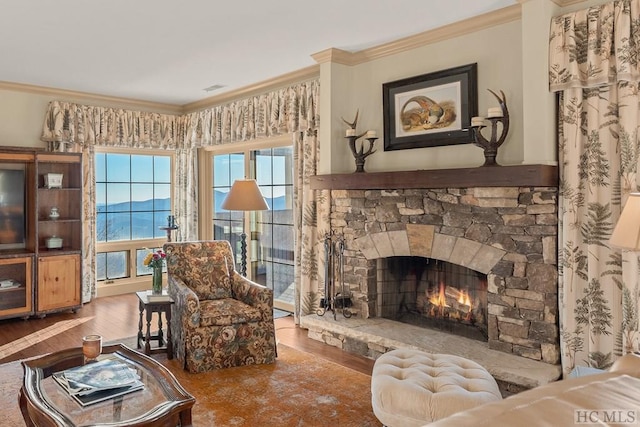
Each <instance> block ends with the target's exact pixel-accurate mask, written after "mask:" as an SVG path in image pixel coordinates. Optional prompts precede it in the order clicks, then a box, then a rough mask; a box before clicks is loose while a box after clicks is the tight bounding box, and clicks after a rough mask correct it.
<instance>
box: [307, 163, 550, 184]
mask: <svg viewBox="0 0 640 427" xmlns="http://www.w3.org/2000/svg"><path fill="white" fill-rule="evenodd" d="M558 182H559V177H558V166H552V165H514V166H491V167H477V168H460V169H434V170H416V171H399V172H364V173H344V174H331V175H316V176H312V177H311V189H313V190H324V189H327V190H378V189H386V190H397V189H407V188H470V187H557V186H558Z"/></svg>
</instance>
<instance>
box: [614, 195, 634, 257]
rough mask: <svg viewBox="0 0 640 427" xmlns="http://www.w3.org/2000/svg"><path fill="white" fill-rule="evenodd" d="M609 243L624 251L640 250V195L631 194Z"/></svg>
mask: <svg viewBox="0 0 640 427" xmlns="http://www.w3.org/2000/svg"><path fill="white" fill-rule="evenodd" d="M609 243H611V245H613V246H615V247H618V248H622V249H629V250H632V251H637V250H640V193H631V194H629V198H628V199H627V203H626V204H625V205H624V209H623V210H622V214H620V219H618V223H617V224H616V228H615V229H614V230H613V233H612V234H611V238H610V239H609Z"/></svg>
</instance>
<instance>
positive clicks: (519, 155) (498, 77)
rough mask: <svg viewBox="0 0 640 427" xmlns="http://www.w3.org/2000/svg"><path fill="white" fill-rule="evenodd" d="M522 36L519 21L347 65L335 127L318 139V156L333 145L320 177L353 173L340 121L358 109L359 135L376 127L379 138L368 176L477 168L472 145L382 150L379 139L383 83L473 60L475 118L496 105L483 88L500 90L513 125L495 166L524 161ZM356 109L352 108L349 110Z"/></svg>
mask: <svg viewBox="0 0 640 427" xmlns="http://www.w3.org/2000/svg"><path fill="white" fill-rule="evenodd" d="M521 34H522V30H521V22H520V21H514V22H510V23H507V24H502V25H499V26H495V27H492V28H489V29H485V30H482V31H478V32H475V33H473V34H469V35H465V36H460V37H456V38H453V39H450V40H446V41H442V42H438V43H434V44H430V45H426V46H422V47H419V48H416V49H413V50H410V51H406V52H402V53H398V54H395V55H392V56H387V57H384V58H381V59H377V60H374V61H370V62H366V63H363V64H359V65H356V66H353V67H351V68H352V69H351V76H349V77H350V79H349V81H350V82H351V86H350V88H349V90H348V91H344V92H343V93H342V97H343V99H342V102H340V100H335V99H334V100H332V102H331V106H332V112H331V117H330V120H331V122H332V124H333V125H334V127H332V128H331V130H330V132H331V133H330V134H331V140H329V139H327V138H326V137H325V136H324V135H326V132H325V133H323V134H322V135H321V144H322V148H321V150H322V155H327V154H329V151H327V148H326V145H327V144H329V145H330V146H331V150H330V157H331V170H330V171H329V170H326V169H325V170H323V171H322V173H329V172H332V173H344V172H352V171H353V170H354V164H355V163H354V160H353V156H352V154H351V152H350V151H349V149H348V147H347V145H346V142H345V138H344V132H345V129H346V128H347V126H346V125H345V124H344V123H341V122H340V121H339V118H340V117H344V118H345V119H347V120H352V119H353V117H354V115H355V112H356V109H359V110H360V119H359V122H358V131H359V132H363V131H364V130H367V129H374V130H376V131H377V132H378V136H379V137H381V138H380V139H379V140H378V141H376V146H377V147H378V151H377V152H376V153H374V154H373V155H371V156H369V157H368V158H367V160H366V166H365V168H366V171H367V172H376V171H399V170H416V169H442V168H453V167H475V166H479V165H481V164H482V163H483V162H484V156H483V154H482V153H483V152H482V149H481V148H479V147H476V146H475V145H472V144H462V145H454V146H446V147H429V148H416V149H410V150H395V151H386V152H385V151H383V140H382V135H383V116H382V85H383V84H384V83H387V82H392V81H395V80H400V79H403V78H407V77H413V76H417V75H421V74H426V73H431V72H435V71H440V70H444V69H448V68H453V67H457V66H461V65H466V64H470V63H474V62H475V63H477V64H478V112H479V115H483V116H486V111H487V108H489V107H496V106H498V103H497V100H496V99H495V97H494V96H493V95H492V94H491V93H489V92H488V91H487V89H492V90H494V91H496V92H498V93H499V91H500V90H502V91H504V93H505V95H506V98H507V106H508V108H509V113H510V120H511V126H510V130H509V134H508V137H507V140H506V141H505V143H504V144H503V145H502V147H501V148H500V150H499V152H498V162H499V163H501V164H519V163H522V161H523V153H524V148H523V136H522V134H523V130H522V55H521V51H522V49H521ZM324 77H325V74H324V73H323V72H322V71H321V78H322V79H323V80H322V81H321V84H323V85H324V84H326V82H325V80H324ZM354 105H355V108H354V107H352V106H354ZM323 112H324V110H323ZM336 118H338V120H336ZM322 120H323V122H324V123H326V121H327V118H326V117H324V116H323V117H322ZM336 126H337V127H336ZM323 129H325V128H323ZM487 135H488V134H487ZM323 169H324V168H323Z"/></svg>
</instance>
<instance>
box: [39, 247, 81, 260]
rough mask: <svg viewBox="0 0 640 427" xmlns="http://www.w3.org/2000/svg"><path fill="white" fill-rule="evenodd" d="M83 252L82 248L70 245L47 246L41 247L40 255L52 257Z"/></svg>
mask: <svg viewBox="0 0 640 427" xmlns="http://www.w3.org/2000/svg"><path fill="white" fill-rule="evenodd" d="M79 253H82V250H81V249H73V248H70V247H65V246H63V247H62V249H48V248H46V247H41V248H40V249H39V251H38V257H51V256H58V255H75V254H79Z"/></svg>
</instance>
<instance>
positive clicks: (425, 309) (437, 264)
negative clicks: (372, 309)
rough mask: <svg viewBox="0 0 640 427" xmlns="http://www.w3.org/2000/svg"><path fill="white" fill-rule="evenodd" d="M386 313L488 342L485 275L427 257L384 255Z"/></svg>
mask: <svg viewBox="0 0 640 427" xmlns="http://www.w3.org/2000/svg"><path fill="white" fill-rule="evenodd" d="M378 313H380V316H381V317H384V318H388V319H393V320H397V321H400V322H404V323H410V324H414V325H417V326H423V327H430V328H436V329H440V330H443V331H447V332H449V333H453V334H456V335H461V336H465V337H468V338H473V339H477V340H481V341H486V340H487V337H488V331H487V276H486V274H482V273H479V272H477V271H474V270H471V269H468V268H466V267H463V266H460V265H457V264H452V263H449V262H445V261H440V260H435V259H430V258H423V257H408V256H401V257H390V258H384V259H380V260H379V266H378Z"/></svg>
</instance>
